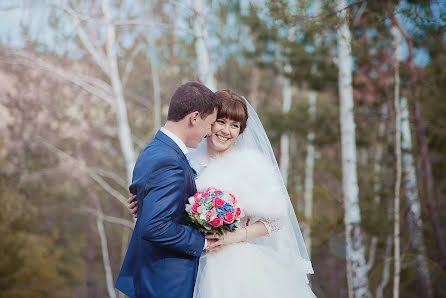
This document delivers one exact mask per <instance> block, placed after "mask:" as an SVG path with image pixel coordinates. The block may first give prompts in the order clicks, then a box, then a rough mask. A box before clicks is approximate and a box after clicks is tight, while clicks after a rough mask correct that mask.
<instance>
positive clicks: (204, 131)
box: [186, 109, 217, 148]
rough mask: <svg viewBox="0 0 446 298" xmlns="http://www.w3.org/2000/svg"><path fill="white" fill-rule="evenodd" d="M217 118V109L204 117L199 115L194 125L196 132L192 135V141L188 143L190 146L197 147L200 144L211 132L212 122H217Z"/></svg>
mask: <svg viewBox="0 0 446 298" xmlns="http://www.w3.org/2000/svg"><path fill="white" fill-rule="evenodd" d="M216 119H217V109H214V112H213V113H212V114H210V115H208V116H207V117H206V118H204V119H202V118H201V116H200V115H198V116H197V121H196V124H195V127H194V133H193V135H192V136H191V140H190V143H189V144H186V145H187V146H188V147H190V148H197V147H198V144H200V142H201V141H202V140H203V138H204V137H205V136H207V135H210V134H211V130H212V124H213V123H214V122H215V120H216Z"/></svg>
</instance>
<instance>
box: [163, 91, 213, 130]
mask: <svg viewBox="0 0 446 298" xmlns="http://www.w3.org/2000/svg"><path fill="white" fill-rule="evenodd" d="M215 108H217V110H220V108H221V102H220V100H219V99H218V98H217V96H216V95H215V93H214V92H212V91H211V90H210V89H209V88H208V87H206V86H205V85H203V84H202V83H199V82H188V83H186V84H183V85H181V86H180V87H178V89H177V90H176V91H175V93H174V95H173V96H172V98H171V100H170V104H169V112H168V113H167V120H169V121H175V122H178V121H180V120H181V119H183V118H184V117H186V116H187V115H188V114H190V113H192V112H195V111H198V112H199V113H200V117H201V119H204V118H206V117H207V116H208V115H210V114H212V113H213V112H214V109H215Z"/></svg>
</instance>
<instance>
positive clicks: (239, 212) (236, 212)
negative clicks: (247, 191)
mask: <svg viewBox="0 0 446 298" xmlns="http://www.w3.org/2000/svg"><path fill="white" fill-rule="evenodd" d="M240 214H242V210H241V209H240V208H237V209H235V216H236V217H239V216H240Z"/></svg>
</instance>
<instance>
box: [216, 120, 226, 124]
mask: <svg viewBox="0 0 446 298" xmlns="http://www.w3.org/2000/svg"><path fill="white" fill-rule="evenodd" d="M217 122H218V123H221V124H224V123H225V122H224V121H223V120H217Z"/></svg>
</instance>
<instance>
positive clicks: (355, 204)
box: [337, 0, 370, 298]
mask: <svg viewBox="0 0 446 298" xmlns="http://www.w3.org/2000/svg"><path fill="white" fill-rule="evenodd" d="M338 6H339V8H344V7H345V6H346V1H345V0H339V1H338ZM340 16H341V18H342V19H343V22H342V24H340V26H339V28H338V30H337V35H338V37H337V38H338V55H339V57H338V64H339V95H340V121H341V143H342V145H341V146H342V184H343V185H342V188H343V193H344V206H345V218H344V223H345V230H346V241H347V244H346V250H347V251H346V259H347V260H346V261H347V271H348V272H349V274H350V276H349V277H348V280H350V281H351V285H350V286H349V289H351V291H352V295H353V296H354V297H355V298H357V297H370V291H369V286H368V279H367V273H368V272H367V264H366V260H365V247H364V243H363V239H362V232H361V227H360V223H361V215H360V209H359V200H358V181H357V170H356V141H355V121H354V114H353V106H354V104H353V89H352V65H353V61H352V56H351V36H350V29H349V27H348V25H347V22H346V20H345V18H346V13H345V10H344V9H342V10H341V12H340Z"/></svg>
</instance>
